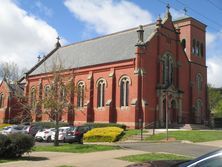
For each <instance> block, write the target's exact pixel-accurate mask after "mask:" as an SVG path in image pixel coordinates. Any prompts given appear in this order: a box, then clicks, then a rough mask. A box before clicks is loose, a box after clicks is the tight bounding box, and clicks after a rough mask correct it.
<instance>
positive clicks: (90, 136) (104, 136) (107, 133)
mask: <svg viewBox="0 0 222 167" xmlns="http://www.w3.org/2000/svg"><path fill="white" fill-rule="evenodd" d="M122 134H123V129H122V128H118V127H105V128H94V129H92V130H90V131H88V132H87V133H85V134H84V137H83V139H84V142H115V141H118V140H119V139H120V137H121V135H122Z"/></svg>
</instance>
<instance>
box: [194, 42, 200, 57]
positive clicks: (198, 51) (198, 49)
mask: <svg viewBox="0 0 222 167" xmlns="http://www.w3.org/2000/svg"><path fill="white" fill-rule="evenodd" d="M195 52H196V55H197V56H199V55H200V43H199V41H197V42H196V51H195Z"/></svg>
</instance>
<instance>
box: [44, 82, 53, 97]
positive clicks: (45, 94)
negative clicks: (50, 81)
mask: <svg viewBox="0 0 222 167" xmlns="http://www.w3.org/2000/svg"><path fill="white" fill-rule="evenodd" d="M50 89H51V87H50V85H45V86H44V97H47V96H48V93H49V91H50Z"/></svg>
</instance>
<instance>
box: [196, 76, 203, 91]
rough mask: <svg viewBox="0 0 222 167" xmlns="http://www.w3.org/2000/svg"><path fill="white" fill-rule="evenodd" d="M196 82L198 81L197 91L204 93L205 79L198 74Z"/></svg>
mask: <svg viewBox="0 0 222 167" xmlns="http://www.w3.org/2000/svg"><path fill="white" fill-rule="evenodd" d="M196 80H197V90H198V92H201V91H202V86H203V84H202V82H203V79H202V76H201V74H197V76H196Z"/></svg>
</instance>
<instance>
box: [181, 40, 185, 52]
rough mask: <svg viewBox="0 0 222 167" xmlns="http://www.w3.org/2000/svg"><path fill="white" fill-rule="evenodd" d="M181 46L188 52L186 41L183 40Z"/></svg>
mask: <svg viewBox="0 0 222 167" xmlns="http://www.w3.org/2000/svg"><path fill="white" fill-rule="evenodd" d="M181 45H182V48H183V50H184V52H186V39H182V41H181Z"/></svg>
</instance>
